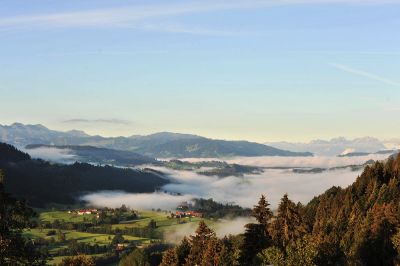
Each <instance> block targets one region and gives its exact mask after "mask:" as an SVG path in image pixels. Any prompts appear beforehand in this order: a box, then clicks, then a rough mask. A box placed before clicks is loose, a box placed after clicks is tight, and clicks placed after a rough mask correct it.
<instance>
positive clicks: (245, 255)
mask: <svg viewBox="0 0 400 266" xmlns="http://www.w3.org/2000/svg"><path fill="white" fill-rule="evenodd" d="M252 216H253V217H255V218H256V220H257V222H258V223H256V224H253V223H250V224H246V225H245V228H246V231H245V234H244V243H243V247H242V253H241V258H240V262H241V264H242V265H250V264H251V263H252V260H253V259H254V258H255V257H256V255H257V253H259V252H260V251H261V250H263V249H265V248H267V247H268V246H269V245H270V243H271V237H270V236H269V233H268V225H269V223H270V221H271V218H272V217H273V214H272V212H271V210H270V208H269V203H268V201H267V200H266V199H265V196H264V195H261V198H260V200H259V201H258V204H257V205H256V206H254V208H253V211H252Z"/></svg>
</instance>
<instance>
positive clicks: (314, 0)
mask: <svg viewBox="0 0 400 266" xmlns="http://www.w3.org/2000/svg"><path fill="white" fill-rule="evenodd" d="M307 4H317V5H327V4H345V5H378V4H379V5H382V4H400V1H399V0H379V1H378V0H253V1H249V0H246V1H244V0H231V1H196V2H187V1H181V2H175V3H169V4H158V5H154V4H153V5H140V6H129V7H122V8H108V9H95V10H86V11H75V12H61V13H51V14H39V15H26V16H14V17H3V18H0V30H10V29H38V28H39V29H40V28H45V29H47V28H71V27H138V28H142V29H146V24H143V23H144V22H149V21H151V20H155V19H165V18H170V17H176V16H181V15H186V14H193V13H205V12H217V11H224V10H241V9H258V8H268V7H272V6H285V5H307ZM148 29H150V28H148ZM159 29H161V30H162V29H163V27H159ZM166 30H167V31H168V28H167V29H166ZM170 32H172V31H171V30H170ZM175 32H187V33H193V30H190V31H189V30H186V31H184V30H179V31H175ZM195 33H196V34H208V33H209V32H207V30H202V31H201V30H197V32H195Z"/></svg>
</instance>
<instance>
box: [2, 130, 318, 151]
mask: <svg viewBox="0 0 400 266" xmlns="http://www.w3.org/2000/svg"><path fill="white" fill-rule="evenodd" d="M0 141H3V142H6V143H10V144H12V145H14V146H16V147H18V148H23V147H25V146H27V145H30V144H45V145H57V146H71V145H72V146H76V145H85V146H95V147H101V148H108V149H116V150H127V151H132V152H136V153H139V154H142V155H146V156H149V157H160V158H162V157H164V158H165V157H176V158H182V157H228V156H312V154H311V153H309V152H290V151H287V150H281V149H277V148H273V147H271V146H267V145H264V144H259V143H254V142H248V141H226V140H215V139H209V138H204V137H200V136H196V135H190V134H178V133H170V132H160V133H155V134H151V135H147V136H131V137H113V138H111V137H110V138H107V137H102V136H90V135H87V134H86V133H84V132H82V131H76V130H74V131H67V132H61V131H55V130H50V129H48V128H46V127H44V126H42V125H23V124H20V123H14V124H12V125H10V126H1V125H0Z"/></svg>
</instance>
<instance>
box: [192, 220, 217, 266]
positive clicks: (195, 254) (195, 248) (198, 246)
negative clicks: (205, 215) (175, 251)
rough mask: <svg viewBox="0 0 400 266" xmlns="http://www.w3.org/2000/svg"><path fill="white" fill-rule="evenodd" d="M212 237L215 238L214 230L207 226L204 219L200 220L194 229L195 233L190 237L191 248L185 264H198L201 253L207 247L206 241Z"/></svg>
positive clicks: (201, 258) (202, 253) (200, 260)
mask: <svg viewBox="0 0 400 266" xmlns="http://www.w3.org/2000/svg"><path fill="white" fill-rule="evenodd" d="M212 239H213V240H214V239H216V235H215V232H214V231H213V230H211V229H210V228H208V226H207V225H206V224H205V222H204V221H200V223H199V226H198V227H197V229H196V234H195V235H194V236H191V238H190V244H191V249H190V252H189V255H188V257H187V259H186V263H185V265H188V266H191V265H200V264H201V262H202V261H203V258H204V256H203V255H204V252H205V251H206V249H207V246H208V242H209V241H210V240H212Z"/></svg>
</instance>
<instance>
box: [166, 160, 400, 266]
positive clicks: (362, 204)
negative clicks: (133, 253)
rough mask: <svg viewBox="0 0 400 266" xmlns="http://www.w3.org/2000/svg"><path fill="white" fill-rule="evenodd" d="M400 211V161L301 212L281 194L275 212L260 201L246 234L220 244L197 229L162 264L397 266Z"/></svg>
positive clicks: (371, 169) (381, 165)
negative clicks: (254, 219)
mask: <svg viewBox="0 0 400 266" xmlns="http://www.w3.org/2000/svg"><path fill="white" fill-rule="evenodd" d="M399 204H400V155H398V156H397V157H395V158H394V157H391V158H389V159H388V160H387V161H385V162H376V163H375V164H374V165H372V166H367V167H366V168H365V170H364V172H363V173H362V174H361V175H360V176H359V177H358V178H357V180H356V181H355V182H354V184H352V185H351V186H349V187H348V188H345V189H342V188H339V187H333V188H331V189H329V190H327V191H326V192H325V193H323V194H322V195H320V196H318V197H315V198H314V199H313V200H311V202H310V203H308V204H307V205H306V206H303V205H301V204H300V203H298V204H295V203H294V202H293V201H291V200H290V199H289V198H288V195H284V196H283V198H282V199H281V202H280V204H279V206H278V209H277V210H276V212H275V213H273V212H272V211H271V209H270V207H269V203H268V201H267V199H266V198H265V197H264V196H262V197H261V199H260V201H259V202H258V204H257V205H256V206H254V208H253V213H252V215H253V216H254V217H255V218H256V220H257V223H251V224H247V225H246V226H245V229H246V231H245V233H244V234H241V235H237V236H229V237H225V238H223V239H218V238H217V237H216V234H215V232H213V231H212V230H211V229H210V228H208V227H207V226H206V224H204V223H201V224H200V225H199V228H198V229H197V231H196V234H195V235H193V236H190V237H188V238H185V239H183V240H182V242H181V243H180V244H179V245H177V246H176V247H175V248H173V249H170V250H169V251H168V252H166V254H165V255H164V257H163V262H162V265H164V266H166V265H196V264H197V265H204V266H206V265H270V264H273V265H277V266H280V265H293V266H294V265H389V266H390V265H399V263H400V257H399V253H400V230H399V221H400V207H399Z"/></svg>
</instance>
